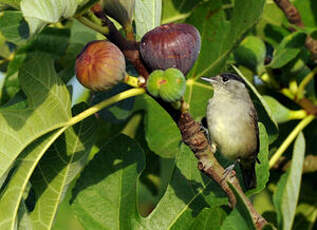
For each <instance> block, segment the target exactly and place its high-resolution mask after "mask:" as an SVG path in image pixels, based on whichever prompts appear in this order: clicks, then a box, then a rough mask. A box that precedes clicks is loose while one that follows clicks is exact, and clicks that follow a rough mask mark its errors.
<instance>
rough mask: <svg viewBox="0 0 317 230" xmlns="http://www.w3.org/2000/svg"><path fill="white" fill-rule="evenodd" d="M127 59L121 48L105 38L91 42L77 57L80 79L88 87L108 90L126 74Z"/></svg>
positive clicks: (77, 71) (77, 73)
mask: <svg viewBox="0 0 317 230" xmlns="http://www.w3.org/2000/svg"><path fill="white" fill-rule="evenodd" d="M125 67H126V64H125V59H124V55H123V54H122V52H121V50H120V49H119V48H118V47H117V46H116V45H114V44H113V43H111V42H109V41H105V40H99V41H92V42H89V43H88V44H87V45H86V46H85V47H84V48H83V50H82V51H81V53H80V54H79V55H78V57H77V59H76V65H75V72H76V77H77V79H78V81H79V82H80V83H81V84H82V85H83V86H85V87H87V88H88V89H92V90H95V91H100V90H106V89H109V88H111V87H113V86H114V85H116V84H117V83H118V82H119V81H121V80H123V78H124V77H125V75H126V72H125Z"/></svg>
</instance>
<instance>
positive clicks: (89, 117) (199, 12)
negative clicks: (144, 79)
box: [0, 0, 317, 230]
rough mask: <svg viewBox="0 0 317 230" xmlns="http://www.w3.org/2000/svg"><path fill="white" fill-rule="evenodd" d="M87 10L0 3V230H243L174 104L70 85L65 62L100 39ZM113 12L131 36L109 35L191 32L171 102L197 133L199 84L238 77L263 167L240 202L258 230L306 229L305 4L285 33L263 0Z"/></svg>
mask: <svg viewBox="0 0 317 230" xmlns="http://www.w3.org/2000/svg"><path fill="white" fill-rule="evenodd" d="M96 2H97V1H96V0H70V1H63V0H0V9H1V11H3V12H1V13H0V78H1V79H0V210H1V211H0V229H8V230H13V229H55V230H58V229H61V230H62V229H111V230H112V229H159V230H161V229H164V230H165V229H173V230H176V229H185V230H187V229H188V230H190V229H224V230H225V229H255V225H254V223H253V219H252V217H253V216H252V212H251V211H250V207H249V204H246V203H245V200H244V199H243V198H242V197H243V195H244V194H241V192H240V191H237V190H236V189H235V187H234V186H232V185H231V184H230V185H229V186H230V187H231V189H232V190H233V192H234V194H235V196H236V198H237V201H238V203H237V206H236V207H235V208H234V209H233V210H231V209H230V208H229V206H228V198H227V196H226V194H225V193H224V191H222V190H221V188H220V186H219V185H218V184H217V183H216V182H214V181H213V180H212V179H210V178H209V177H208V176H206V175H204V174H203V173H201V172H200V171H199V170H198V168H197V159H196V158H195V156H194V154H193V152H192V151H191V150H190V148H189V147H188V146H186V145H185V144H184V143H183V142H182V136H181V132H180V130H179V128H178V125H177V122H176V121H175V117H176V115H177V110H176V109H177V108H179V105H177V103H173V104H172V106H171V104H168V103H166V102H162V101H161V100H159V99H158V100H157V99H155V98H152V97H151V96H150V95H148V94H147V93H146V91H145V90H144V89H143V88H141V87H136V88H132V89H131V87H130V86H127V85H126V84H124V83H120V84H119V85H117V86H116V87H114V88H112V89H110V90H107V91H105V92H98V93H93V92H89V91H88V90H87V89H84V88H82V87H80V86H79V85H78V82H77V83H76V79H75V77H74V74H75V73H74V64H75V60H76V57H77V55H78V54H79V53H80V51H81V49H82V48H83V47H84V46H85V44H86V43H87V42H89V41H91V40H96V39H105V36H104V35H103V34H101V33H99V32H101V31H105V33H106V32H107V30H104V29H105V27H104V25H103V24H102V23H101V22H100V19H98V18H97V17H96V16H95V15H92V12H91V11H90V7H91V6H93V5H94V4H95V3H96ZM122 2H123V3H122V4H123V6H120V7H123V8H124V7H127V8H129V12H130V11H131V7H133V8H132V9H134V16H133V17H132V19H133V20H132V24H129V25H125V24H124V23H122V24H124V25H119V23H117V22H115V25H116V26H117V29H118V30H121V31H120V32H122V34H124V33H126V35H127V37H128V38H129V39H130V40H131V38H132V39H133V38H134V37H136V39H137V41H139V40H140V39H141V38H142V36H143V35H144V34H145V33H146V32H147V31H149V30H152V29H153V28H155V27H156V26H158V25H160V24H163V23H170V22H175V23H177V22H181V23H188V24H192V25H194V26H195V27H196V28H197V29H198V30H199V32H200V34H201V45H202V46H201V51H200V54H199V57H198V59H197V60H196V62H195V64H194V66H193V68H192V69H191V71H190V72H189V73H188V74H187V76H186V79H187V80H186V91H185V95H184V98H183V99H184V102H185V103H186V104H188V106H189V112H190V114H191V115H192V117H193V118H194V119H195V120H196V121H199V122H202V123H204V119H203V118H204V117H205V114H206V107H207V103H208V99H209V98H210V97H212V94H213V91H212V87H211V86H210V85H207V84H206V83H204V82H203V81H201V80H200V77H202V76H213V75H216V74H219V73H221V72H233V73H236V74H239V75H240V76H241V77H242V78H244V80H245V82H246V85H247V88H248V89H249V91H250V95H251V98H252V100H253V102H254V104H255V107H256V109H257V112H258V117H259V129H260V134H259V138H260V152H259V155H258V156H259V159H260V161H261V164H257V166H256V174H257V181H258V185H257V187H256V188H255V189H253V190H250V191H246V194H247V196H249V197H252V200H253V203H254V207H255V209H257V210H258V212H259V213H260V214H261V215H262V216H263V217H264V218H265V219H266V220H267V221H268V222H269V224H267V225H266V226H265V227H264V229H271V228H272V229H273V228H274V226H275V227H277V228H278V229H313V228H314V227H316V226H317V224H316V218H317V200H316V196H317V193H316V191H317V189H316V186H317V184H316V182H315V181H316V180H315V178H314V174H316V171H314V170H312V171H309V172H310V173H307V174H304V173H303V172H305V165H306V158H305V154H310V156H311V155H316V153H317V147H316V143H315V141H316V139H317V123H316V119H315V116H316V114H317V113H315V114H312V113H313V112H314V111H316V110H317V109H316V103H317V97H316V87H317V84H316V82H315V80H316V77H315V79H314V75H315V74H316V72H317V65H316V60H315V62H314V60H312V57H311V55H310V51H309V50H308V49H307V48H306V47H305V41H306V38H307V36H308V35H311V36H312V37H314V34H316V30H317V17H316V12H317V5H316V4H315V3H314V0H295V1H292V2H294V5H295V6H296V7H297V9H298V10H299V12H300V13H301V15H302V20H303V22H304V25H305V26H306V27H304V28H296V29H297V31H292V30H290V27H291V25H290V23H289V22H288V21H287V18H286V17H285V16H284V14H283V12H282V11H281V10H280V9H279V8H278V7H277V6H276V5H275V4H274V1H269V0H267V1H265V0H239V1H237V0H222V1H219V0H204V1H203V0H196V1H191V0H182V1H181V0H155V1H154V0H135V1H122ZM111 4H114V3H111ZM120 4H121V3H120ZM125 4H126V5H125ZM118 12H120V11H118ZM131 12H132V11H131ZM129 17H131V15H130V14H129ZM119 18H121V17H119ZM88 19H89V20H88ZM87 20H88V21H87ZM127 21H128V22H130V21H131V18H129V20H127ZM80 22H81V23H80ZM131 28H133V29H134V35H133V36H132V37H131ZM129 33H130V34H129ZM120 48H121V47H120ZM123 53H124V52H123ZM124 54H125V55H126V53H124ZM132 64H133V63H131V62H127V72H128V73H129V74H132V75H134V76H135V77H137V76H138V75H139V74H140V73H137V70H138V69H137V67H136V66H133V65H132ZM175 108H176V109H175ZM314 109H315V110H314ZM312 111H313V112H312ZM306 126H307V128H305V127H306ZM241 135H243V134H241ZM293 142H294V144H293ZM216 157H218V155H217V154H216ZM310 159H311V158H310ZM219 161H220V162H221V164H223V166H224V167H226V166H228V164H229V163H230V162H228V161H225V160H224V159H221V158H220V157H219ZM310 164H317V162H310ZM310 166H311V165H310ZM312 168H314V169H316V168H317V167H316V166H315V167H312ZM236 171H237V174H238V177H239V178H240V181H241V176H240V170H239V169H238V168H237V170H236ZM241 184H243V183H241Z"/></svg>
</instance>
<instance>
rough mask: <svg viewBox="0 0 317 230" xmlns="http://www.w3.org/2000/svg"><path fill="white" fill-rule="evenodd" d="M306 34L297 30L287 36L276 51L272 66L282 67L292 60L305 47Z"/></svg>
mask: <svg viewBox="0 0 317 230" xmlns="http://www.w3.org/2000/svg"><path fill="white" fill-rule="evenodd" d="M305 38H306V35H305V34H304V33H303V32H295V33H292V34H290V35H288V36H286V37H285V38H284V39H283V40H282V42H281V44H280V45H279V46H278V47H277V48H276V50H275V51H274V56H273V60H272V62H271V63H270V64H269V65H268V66H269V67H271V68H281V67H282V66H284V65H286V64H287V63H289V62H290V61H292V60H293V59H294V58H295V57H296V56H297V55H298V54H299V53H300V51H301V50H302V49H303V47H304V44H305Z"/></svg>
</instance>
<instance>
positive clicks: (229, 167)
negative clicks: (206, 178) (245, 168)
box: [223, 158, 240, 180]
mask: <svg viewBox="0 0 317 230" xmlns="http://www.w3.org/2000/svg"><path fill="white" fill-rule="evenodd" d="M239 162H240V159H239V158H238V159H237V160H235V161H234V162H233V164H232V165H229V166H228V167H227V168H225V171H224V173H223V180H224V179H226V177H227V176H228V175H230V174H234V175H235V172H234V170H233V169H234V167H236V165H237V163H239ZM233 172H234V173H233Z"/></svg>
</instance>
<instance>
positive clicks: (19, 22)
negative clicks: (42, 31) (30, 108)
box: [0, 11, 29, 45]
mask: <svg viewBox="0 0 317 230" xmlns="http://www.w3.org/2000/svg"><path fill="white" fill-rule="evenodd" d="M0 32H1V33H2V34H3V36H4V37H5V38H6V40H7V41H9V42H12V43H14V44H18V45H20V44H23V43H25V42H26V40H27V39H28V37H29V28H28V25H27V23H26V21H25V20H24V18H23V15H22V13H21V12H20V11H4V12H3V15H1V16H0Z"/></svg>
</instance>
